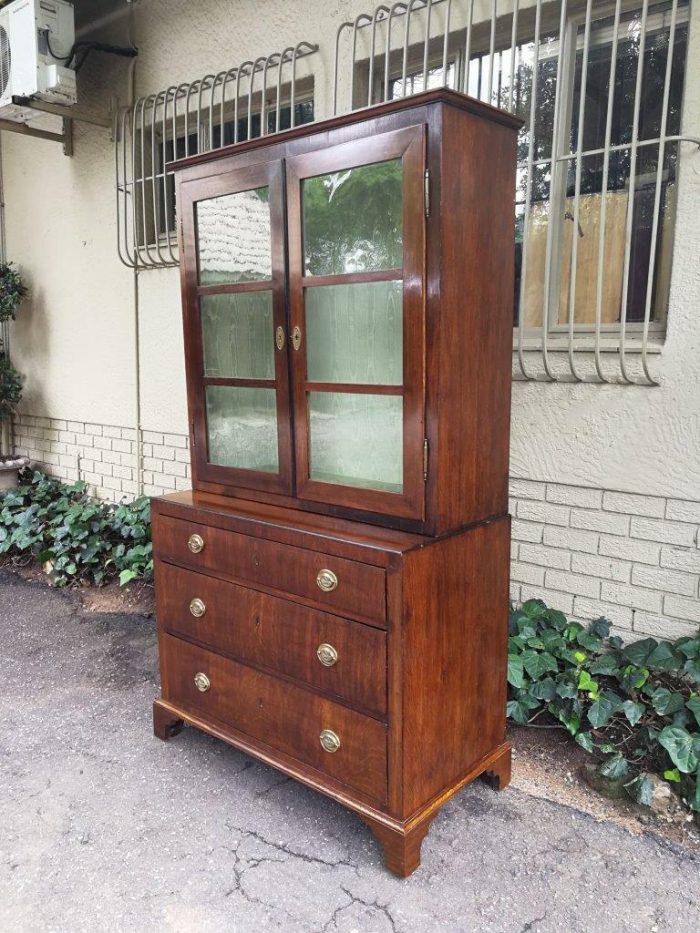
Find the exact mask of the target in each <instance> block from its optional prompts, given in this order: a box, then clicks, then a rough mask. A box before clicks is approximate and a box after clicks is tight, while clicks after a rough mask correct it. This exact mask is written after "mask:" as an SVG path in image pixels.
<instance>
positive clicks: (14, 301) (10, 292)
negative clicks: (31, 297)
mask: <svg viewBox="0 0 700 933" xmlns="http://www.w3.org/2000/svg"><path fill="white" fill-rule="evenodd" d="M26 294H27V289H26V287H25V285H24V284H23V282H22V277H21V276H20V274H19V272H17V270H16V269H13V268H12V263H11V262H5V263H0V321H9V320H13V321H14V319H15V315H16V313H17V309H18V308H19V306H20V303H21V301H22V299H23V298H24V297H25V296H26Z"/></svg>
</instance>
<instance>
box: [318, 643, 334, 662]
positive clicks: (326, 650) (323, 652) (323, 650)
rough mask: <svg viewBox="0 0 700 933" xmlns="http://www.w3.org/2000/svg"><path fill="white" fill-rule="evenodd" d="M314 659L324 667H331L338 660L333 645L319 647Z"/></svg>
mask: <svg viewBox="0 0 700 933" xmlns="http://www.w3.org/2000/svg"><path fill="white" fill-rule="evenodd" d="M316 657H317V658H318V659H319V661H320V662H321V664H323V666H324V667H333V665H334V664H335V663H336V662H337V660H338V652H337V651H336V650H335V648H334V647H333V645H326V644H323V645H319V646H318V648H317V649H316Z"/></svg>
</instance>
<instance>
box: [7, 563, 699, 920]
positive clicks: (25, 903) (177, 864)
mask: <svg viewBox="0 0 700 933" xmlns="http://www.w3.org/2000/svg"><path fill="white" fill-rule="evenodd" d="M0 628H1V631H2V648H1V649H0V682H1V683H2V691H1V695H0V768H1V769H2V788H3V793H2V796H1V798H0V827H1V828H0V929H1V930H2V931H4V933H10V931H13V933H14V931H18V933H30V931H31V933H34V931H49V930H51V931H53V930H59V931H63V930H71V931H90V933H92V931H103V930H104V931H110V933H114V931H138V933H146V931H156V930H157V931H160V930H163V931H182V933H186V931H195V930H196V931H197V933H209V931H219V930H222V931H223V930H226V931H236V933H237V931H241V933H247V931H256V933H257V931H260V930H265V931H267V930H283V931H285V933H312V931H319V933H320V931H329V933H341V931H342V933H350V931H360V933H384V931H406V933H409V931H410V933H414V931H415V933H419V931H420V933H432V931H440V933H449V931H455V933H456V931H464V933H467V931H470V933H471V931H479V933H482V931H488V933H491V931H494V933H495V931H504V933H511V931H512V933H520V931H523V933H524V931H528V930H529V931H542V933H544V931H555V930H556V931H559V930H561V931H567V933H568V931H571V933H574V931H581V933H584V931H585V933H607V931H611V933H612V931H615V933H618V931H620V930H636V931H655V933H656V931H658V933H661V931H674V933H675V931H678V930H694V929H699V928H700V888H699V887H698V867H699V864H698V859H697V857H696V856H695V855H694V853H692V852H690V851H686V850H685V849H683V848H680V847H678V846H674V845H672V844H665V843H662V842H660V841H659V840H657V839H654V838H653V837H649V836H642V837H635V836H632V835H630V834H629V833H627V832H626V831H625V830H624V829H621V828H620V827H619V826H616V825H612V824H610V823H598V822H595V821H594V820H593V819H592V818H591V817H590V816H588V815H586V814H584V813H581V812H580V811H578V810H575V809H573V808H570V807H564V806H561V805H559V804H556V803H552V802H550V801H546V800H540V799H536V798H534V797H530V796H528V795H527V794H525V793H523V792H521V791H516V790H512V789H511V790H507V791H506V792H505V793H503V794H499V795H497V794H495V793H494V792H493V791H491V790H490V789H489V788H487V787H486V786H485V785H483V784H481V783H476V784H474V785H472V786H471V787H468V788H466V789H465V790H464V791H462V792H461V793H460V794H459V795H458V796H457V797H456V798H455V799H454V800H453V801H452V802H451V803H449V804H448V805H447V806H445V807H444V808H443V810H442V812H441V813H440V814H439V816H438V817H437V819H436V820H435V822H434V824H433V827H432V829H431V831H430V833H429V835H428V837H427V839H426V841H425V843H424V844H423V865H422V867H421V868H420V869H419V870H418V871H417V872H416V873H415V874H414V875H413V876H412V877H411V878H409V879H407V880H404V881H401V880H399V879H396V878H394V877H393V876H391V875H388V874H387V873H386V872H385V871H384V869H383V868H382V866H381V861H380V857H379V852H378V849H377V847H376V845H375V843H374V841H373V839H372V838H371V836H370V834H369V831H368V830H367V829H366V828H365V827H364V826H363V825H362V824H361V823H360V821H359V820H358V819H357V818H356V817H354V816H353V815H352V814H350V813H349V812H347V811H345V810H344V809H342V808H341V807H340V806H338V805H336V804H334V803H333V802H331V801H329V800H326V799H325V798H323V797H321V796H319V795H317V794H315V793H313V792H312V791H310V790H307V789H306V788H304V787H302V786H300V785H298V784H296V783H295V782H293V781H290V780H288V779H286V778H284V777H283V776H282V775H280V774H279V773H278V772H275V771H274V770H272V769H271V768H268V767H266V766H264V765H261V764H258V763H256V762H254V761H252V760H251V759H250V758H247V757H246V756H245V755H242V754H240V753H238V752H236V751H235V750H233V749H231V748H229V747H228V746H225V745H223V744H222V743H220V742H217V741H215V740H214V739H211V738H209V737H207V736H205V735H203V734H201V733H198V732H196V731H195V730H193V729H186V730H185V731H184V732H183V733H182V734H181V735H180V736H178V737H177V738H176V739H174V740H173V741H171V742H169V743H167V744H164V743H162V742H159V741H158V740H157V739H155V738H154V737H153V734H152V728H151V701H152V699H153V697H154V696H155V695H156V693H157V690H158V685H157V653H156V639H155V632H154V627H153V623H152V621H150V620H144V619H143V617H141V616H136V615H127V614H112V615H107V616H104V615H102V616H99V617H96V616H95V615H90V614H86V613H85V612H83V611H82V610H81V608H80V605H79V602H78V599H77V598H76V597H75V596H73V595H71V594H63V593H58V592H54V591H50V590H48V589H46V587H44V586H42V585H40V584H37V583H28V582H25V581H22V580H20V579H19V578H18V577H15V576H13V575H12V574H9V573H2V572H0Z"/></svg>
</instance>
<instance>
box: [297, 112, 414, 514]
mask: <svg viewBox="0 0 700 933" xmlns="http://www.w3.org/2000/svg"><path fill="white" fill-rule="evenodd" d="M424 145H425V142H424V128H423V126H411V127H407V128H403V129H399V130H395V131H392V132H387V133H383V134H380V135H377V136H372V137H368V138H362V139H358V140H354V141H352V142H347V143H343V144H340V145H337V146H333V147H331V148H327V149H323V150H317V151H313V152H308V153H305V154H303V155H300V156H296V157H293V158H290V159H288V160H287V203H288V238H289V289H290V293H289V301H290V326H291V328H292V349H291V350H290V357H291V366H292V385H293V390H292V391H293V396H294V414H295V466H296V491H297V495H298V496H299V498H301V499H304V500H309V501H312V502H323V503H328V504H331V505H338V506H343V507H349V508H354V509H362V510H366V511H371V512H378V513H382V514H387V515H396V516H401V517H408V518H418V519H422V518H423V513H424V499H425V496H424V477H423V445H424V436H425V431H424V369H425V362H424V356H425V346H424V295H423V292H424V289H423V281H424V253H425V251H424V237H425V234H424V216H425V211H424V168H425V156H424Z"/></svg>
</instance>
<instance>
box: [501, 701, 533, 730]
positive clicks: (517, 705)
mask: <svg viewBox="0 0 700 933" xmlns="http://www.w3.org/2000/svg"><path fill="white" fill-rule="evenodd" d="M506 713H507V715H508V716H509V717H510V719H512V720H513V721H514V722H517V723H520V725H521V726H526V725H527V722H528V720H529V718H530V706H529V704H528V702H527V700H523V699H519V700H509V701H508V705H507V706H506Z"/></svg>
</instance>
